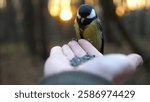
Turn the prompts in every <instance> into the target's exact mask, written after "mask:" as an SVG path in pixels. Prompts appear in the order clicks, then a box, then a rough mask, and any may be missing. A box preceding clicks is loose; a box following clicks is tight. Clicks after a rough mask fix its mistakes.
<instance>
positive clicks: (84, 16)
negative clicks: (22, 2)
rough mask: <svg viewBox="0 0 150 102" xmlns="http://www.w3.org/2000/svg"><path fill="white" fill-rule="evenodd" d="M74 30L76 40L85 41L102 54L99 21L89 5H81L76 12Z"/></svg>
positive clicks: (101, 36) (100, 25) (102, 46)
mask: <svg viewBox="0 0 150 102" xmlns="http://www.w3.org/2000/svg"><path fill="white" fill-rule="evenodd" d="M74 28H75V33H76V37H77V39H86V40H88V41H90V42H91V44H92V45H93V46H94V47H95V48H96V49H97V50H98V51H99V52H101V53H102V54H103V52H104V35H103V27H102V23H101V20H100V19H99V18H98V17H97V14H96V11H95V9H94V8H93V7H92V6H91V5H89V4H82V5H81V6H80V7H79V9H78V10H77V15H76V19H75V22H74Z"/></svg>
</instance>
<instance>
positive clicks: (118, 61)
mask: <svg viewBox="0 0 150 102" xmlns="http://www.w3.org/2000/svg"><path fill="white" fill-rule="evenodd" d="M56 48H57V47H56ZM56 48H55V47H54V48H53V49H52V50H51V54H50V58H49V59H48V60H47V62H46V64H45V75H51V74H55V73H60V72H63V71H72V70H77V71H83V72H88V73H92V74H94V75H98V76H101V77H104V78H105V79H107V80H109V81H112V82H114V83H115V84H123V83H124V82H125V81H127V80H128V79H129V78H130V77H131V75H132V74H133V73H134V72H135V70H136V68H137V67H138V66H139V65H140V64H141V63H142V62H143V60H142V58H141V56H139V55H137V54H130V55H123V54H109V55H102V54H101V53H100V52H99V51H98V50H97V49H96V48H95V47H93V45H92V44H91V43H89V42H88V41H86V40H83V39H81V40H79V42H78V43H77V42H76V41H71V42H69V43H68V45H64V46H63V47H59V49H61V50H59V51H60V52H61V53H57V52H56V51H54V49H56ZM53 51H54V52H56V53H55V54H53V53H52V52H53ZM87 53H88V54H89V55H95V58H94V59H92V60H90V61H87V62H86V63H83V64H81V65H79V66H78V67H76V68H73V67H72V66H71V65H70V60H71V59H72V58H74V57H75V56H78V57H82V56H84V55H86V54H87ZM52 56H55V57H52ZM56 56H60V57H59V58H58V57H56ZM59 64H61V65H59ZM54 68H55V69H54Z"/></svg>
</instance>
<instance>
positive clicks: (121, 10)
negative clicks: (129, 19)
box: [113, 0, 150, 16]
mask: <svg viewBox="0 0 150 102" xmlns="http://www.w3.org/2000/svg"><path fill="white" fill-rule="evenodd" d="M113 2H114V4H115V5H116V14H117V15H118V16H123V15H124V14H125V13H127V12H130V11H134V10H141V9H145V8H150V0H113Z"/></svg>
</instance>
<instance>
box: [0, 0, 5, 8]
mask: <svg viewBox="0 0 150 102" xmlns="http://www.w3.org/2000/svg"><path fill="white" fill-rule="evenodd" d="M5 6H6V0H0V9H3V8H5Z"/></svg>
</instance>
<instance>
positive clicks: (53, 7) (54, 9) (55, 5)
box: [48, 0, 61, 17]
mask: <svg viewBox="0 0 150 102" xmlns="http://www.w3.org/2000/svg"><path fill="white" fill-rule="evenodd" d="M60 2H61V0H49V3H48V10H49V12H50V15H51V16H53V17H57V16H59V13H60Z"/></svg>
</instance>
